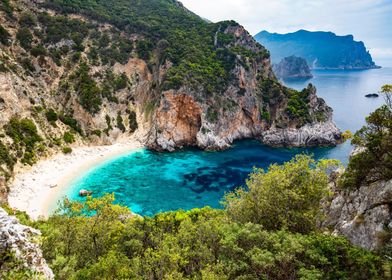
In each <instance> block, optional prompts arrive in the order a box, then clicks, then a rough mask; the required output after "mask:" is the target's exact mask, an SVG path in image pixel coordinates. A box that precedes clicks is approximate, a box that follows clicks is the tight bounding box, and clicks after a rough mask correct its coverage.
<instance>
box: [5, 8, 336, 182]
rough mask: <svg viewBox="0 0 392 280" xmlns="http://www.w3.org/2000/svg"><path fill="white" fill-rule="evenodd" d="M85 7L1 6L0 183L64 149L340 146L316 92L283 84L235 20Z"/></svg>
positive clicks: (175, 11)
mask: <svg viewBox="0 0 392 280" xmlns="http://www.w3.org/2000/svg"><path fill="white" fill-rule="evenodd" d="M93 2H94V3H90V2H89V1H87V2H83V1H82V2H80V1H78V0H72V1H52V0H48V1H24V0H15V1H11V2H9V3H8V2H7V3H8V4H7V5H8V6H4V5H3V6H0V14H1V17H0V36H1V40H0V58H1V63H0V97H1V98H0V135H1V138H0V174H2V177H3V178H5V179H8V178H10V176H12V172H13V169H14V167H15V165H21V164H23V165H31V164H34V163H35V162H36V161H37V160H38V159H39V158H41V157H45V156H48V155H50V154H51V153H56V152H62V151H63V152H69V151H70V149H69V147H73V146H81V145H96V144H110V143H114V142H116V141H117V140H118V139H119V138H122V139H124V138H125V139H127V138H129V137H136V136H137V138H138V139H139V140H140V141H141V142H143V143H144V144H145V145H146V146H148V147H150V148H152V149H156V150H168V151H172V150H174V149H177V148H181V147H185V146H197V147H200V148H202V149H224V148H228V147H229V146H230V144H231V143H232V142H233V141H234V140H236V139H242V138H258V139H260V140H262V141H264V142H265V143H266V144H271V145H274V146H275V145H285V146H309V145H310V146H313V145H320V144H321V145H336V144H337V143H339V141H340V138H341V135H340V131H339V130H338V129H337V128H336V126H335V125H334V124H333V123H332V110H331V109H330V108H329V107H328V106H327V105H326V104H325V102H324V101H323V100H322V99H320V98H317V96H316V90H315V88H314V87H312V86H310V87H308V88H307V89H304V90H303V91H300V92H299V91H295V90H292V89H288V88H286V87H284V86H282V85H281V84H280V83H279V82H278V81H277V80H276V78H275V76H274V74H273V72H272V70H271V64H270V58H269V53H268V51H267V50H266V49H265V48H264V47H263V46H262V45H260V44H258V43H257V42H256V41H255V40H254V39H253V38H252V36H251V35H249V33H248V32H247V31H246V30H245V29H244V28H243V27H242V26H240V25H239V24H238V23H235V22H232V21H227V22H220V23H208V22H206V21H204V20H202V19H201V18H199V17H198V16H196V15H194V14H193V13H190V12H189V11H187V10H186V9H185V8H184V7H183V6H182V5H180V4H179V3H178V2H177V1H163V0H162V1H161V0H160V1H152V0H147V1H125V0H121V1H116V2H111V1H93ZM89 3H90V4H89ZM130 19H132V20H130ZM195 27H197V28H195ZM184 34H185V35H184Z"/></svg>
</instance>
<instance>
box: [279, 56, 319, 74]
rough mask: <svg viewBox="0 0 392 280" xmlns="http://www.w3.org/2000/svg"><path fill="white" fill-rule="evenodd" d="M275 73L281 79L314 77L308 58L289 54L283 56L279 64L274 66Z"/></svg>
mask: <svg viewBox="0 0 392 280" xmlns="http://www.w3.org/2000/svg"><path fill="white" fill-rule="evenodd" d="M272 69H273V71H274V73H275V75H276V76H277V77H278V78H280V79H290V78H301V79H309V78H313V75H312V73H311V71H310V68H309V66H308V64H307V63H306V60H305V59H304V58H301V57H296V56H289V57H285V58H283V59H282V60H281V61H280V62H279V63H278V64H274V65H273V67H272Z"/></svg>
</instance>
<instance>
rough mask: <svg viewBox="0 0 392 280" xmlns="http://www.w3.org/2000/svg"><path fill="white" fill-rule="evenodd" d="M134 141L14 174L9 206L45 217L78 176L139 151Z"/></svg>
mask: <svg viewBox="0 0 392 280" xmlns="http://www.w3.org/2000/svg"><path fill="white" fill-rule="evenodd" d="M141 147H142V146H141V144H140V143H139V142H137V141H131V142H127V143H118V144H114V145H111V146H95V147H81V148H75V149H73V152H72V153H71V154H69V155H64V154H57V155H54V156H53V157H51V158H48V159H45V160H41V161H39V162H38V163H37V164H35V165H34V166H33V167H29V168H27V167H26V168H22V169H21V170H19V171H17V172H16V175H15V178H14V180H13V181H12V182H11V184H10V193H9V195H8V203H9V205H10V206H11V207H12V208H16V209H18V210H21V211H25V212H27V214H29V215H30V217H31V218H32V219H38V218H46V217H47V216H48V215H49V214H50V206H51V205H53V203H55V202H57V200H59V199H60V198H61V192H62V191H64V188H66V187H67V186H69V184H70V182H71V181H72V180H73V179H75V178H76V177H78V176H79V175H81V174H83V173H84V172H87V171H88V170H89V169H91V168H92V167H94V166H95V165H97V164H99V163H101V162H104V161H106V160H109V159H110V158H113V157H116V156H119V155H121V154H125V153H127V152H131V151H132V150H136V149H138V148H141Z"/></svg>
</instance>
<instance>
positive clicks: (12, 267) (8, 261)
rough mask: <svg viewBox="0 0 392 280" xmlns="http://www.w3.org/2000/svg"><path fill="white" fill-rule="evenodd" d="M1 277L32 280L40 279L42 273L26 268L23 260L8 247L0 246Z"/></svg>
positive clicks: (12, 279)
mask: <svg viewBox="0 0 392 280" xmlns="http://www.w3.org/2000/svg"><path fill="white" fill-rule="evenodd" d="M41 276H42V275H41ZM0 279H3V280H30V279H40V275H39V274H38V273H35V272H33V271H31V270H30V269H28V268H26V267H25V265H24V264H23V262H22V261H21V260H19V259H18V258H17V257H16V256H15V254H14V253H13V252H12V251H11V250H10V249H8V248H7V247H6V248H0Z"/></svg>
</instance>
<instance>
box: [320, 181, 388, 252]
mask: <svg viewBox="0 0 392 280" xmlns="http://www.w3.org/2000/svg"><path fill="white" fill-rule="evenodd" d="M391 205H392V181H379V182H375V183H373V184H371V185H362V186H360V187H359V188H358V189H356V190H345V191H343V190H335V194H334V196H333V199H332V201H331V203H330V205H329V206H328V207H327V210H326V214H327V217H328V218H327V220H326V221H325V226H327V227H329V228H331V229H332V230H333V232H334V233H335V234H338V235H343V236H345V237H347V238H348V239H349V240H350V241H351V242H352V243H353V244H355V245H357V246H360V247H362V248H365V249H368V250H376V249H380V248H381V247H384V246H388V244H389V245H392V242H391V232H392V209H391Z"/></svg>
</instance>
